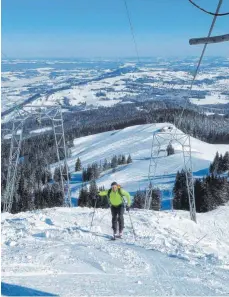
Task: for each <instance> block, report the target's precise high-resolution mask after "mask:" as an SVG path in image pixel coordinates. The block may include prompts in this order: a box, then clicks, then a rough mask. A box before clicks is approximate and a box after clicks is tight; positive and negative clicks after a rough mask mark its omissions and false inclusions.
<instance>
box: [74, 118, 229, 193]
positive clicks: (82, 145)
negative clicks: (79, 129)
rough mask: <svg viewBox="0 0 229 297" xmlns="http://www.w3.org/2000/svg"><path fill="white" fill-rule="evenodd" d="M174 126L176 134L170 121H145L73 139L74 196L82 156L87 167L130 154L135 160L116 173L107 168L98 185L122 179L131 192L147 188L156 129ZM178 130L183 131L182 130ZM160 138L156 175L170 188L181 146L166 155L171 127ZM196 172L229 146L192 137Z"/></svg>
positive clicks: (204, 169)
mask: <svg viewBox="0 0 229 297" xmlns="http://www.w3.org/2000/svg"><path fill="white" fill-rule="evenodd" d="M168 126H171V127H173V130H172V131H171V133H175V127H174V126H173V125H171V124H168V123H161V124H146V125H138V126H133V127H128V128H125V129H121V130H116V131H109V132H104V133H100V134H96V135H90V136H86V137H81V138H77V139H75V141H74V148H73V149H72V157H71V158H70V159H69V160H68V164H69V166H70V169H71V172H73V175H72V192H73V196H74V197H77V196H78V189H79V188H80V187H81V183H82V182H81V173H79V172H78V173H74V166H75V161H76V159H77V157H80V159H81V161H82V165H83V166H86V165H87V164H91V163H93V162H97V163H99V162H100V160H101V161H103V160H104V159H105V158H107V159H108V160H111V158H112V156H113V155H118V154H125V155H126V156H127V155H128V154H131V157H132V159H133V163H131V164H129V165H123V166H119V168H118V169H117V171H116V172H115V173H112V172H111V171H107V172H104V173H102V175H101V177H100V178H99V179H98V180H97V183H98V185H99V186H102V185H104V186H105V187H109V186H110V183H111V182H112V181H114V180H116V181H117V182H119V183H120V184H121V185H122V186H123V187H124V188H125V189H127V190H128V191H130V192H131V193H132V194H133V193H134V192H136V191H137V190H138V189H141V190H144V189H145V188H146V186H147V185H148V177H147V176H148V168H149V162H150V159H149V158H150V151H151V145H152V140H153V135H154V133H155V132H157V131H159V130H161V129H162V128H164V127H168ZM176 133H181V132H180V131H178V132H176ZM163 138H164V140H163V139H162V138H161V143H160V144H161V150H163V151H162V152H161V153H160V158H159V161H158V167H157V172H156V175H157V176H158V178H157V185H158V186H159V188H160V189H161V190H163V189H164V190H168V189H171V188H172V187H173V183H174V179H175V175H176V172H177V171H178V170H181V169H182V168H183V153H182V147H181V145H179V144H178V143H173V146H174V148H175V155H171V156H169V157H167V156H166V152H165V149H166V147H167V145H168V141H167V140H166V139H169V135H168V130H166V132H165V134H164V135H163ZM191 147H192V156H193V160H192V161H193V171H194V176H196V177H201V176H203V175H206V174H207V173H208V168H209V164H210V162H212V160H213V159H214V156H215V154H216V152H217V151H219V153H223V154H224V153H225V152H226V151H228V150H229V146H228V145H213V144H208V143H205V142H203V141H200V140H198V139H195V138H193V137H192V138H191Z"/></svg>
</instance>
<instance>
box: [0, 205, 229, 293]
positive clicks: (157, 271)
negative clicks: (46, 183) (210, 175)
mask: <svg viewBox="0 0 229 297" xmlns="http://www.w3.org/2000/svg"><path fill="white" fill-rule="evenodd" d="M228 213H229V206H223V207H220V208H219V209H217V210H215V211H212V212H209V213H206V214H198V215H197V220H198V224H195V223H194V222H192V221H190V219H189V214H188V212H183V211H175V212H153V211H145V210H132V211H131V212H130V214H131V217H132V221H133V224H134V228H135V231H136V236H137V238H136V241H134V238H133V233H132V229H131V224H130V220H129V217H128V214H127V213H125V227H126V228H125V232H124V233H125V235H124V239H122V240H116V241H111V240H110V239H109V235H110V234H111V231H112V230H111V228H110V226H111V222H110V220H111V215H110V210H109V209H97V210H96V212H95V216H94V224H93V227H92V230H91V231H90V223H91V219H92V214H93V209H88V208H80V207H78V208H72V209H69V208H53V209H44V210H39V211H33V212H26V213H19V214H16V215H12V214H8V213H4V214H3V215H2V282H3V283H2V295H6V296H10V295H11V296H12V295H14V296H16V295H20V296H25V295H26V296H34V295H42V296H50V295H61V296H161V295H163V296H165V295H176V296H177V295H187V296H194V295H195V296H197V295H198V296H226V295H228V294H229V281H228V280H229V219H228Z"/></svg>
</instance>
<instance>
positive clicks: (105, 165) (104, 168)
mask: <svg viewBox="0 0 229 297" xmlns="http://www.w3.org/2000/svg"><path fill="white" fill-rule="evenodd" d="M107 169H109V164H108V162H107V159H104V162H103V170H104V171H105V170H107Z"/></svg>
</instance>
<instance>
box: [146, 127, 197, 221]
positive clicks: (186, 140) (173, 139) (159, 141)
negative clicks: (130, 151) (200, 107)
mask: <svg viewBox="0 0 229 297" xmlns="http://www.w3.org/2000/svg"><path fill="white" fill-rule="evenodd" d="M172 143H178V144H180V145H181V146H182V153H183V160H184V170H185V175H186V184H187V191H188V199H189V208H190V217H191V220H192V221H194V222H196V206H195V193H194V183H193V174H192V154H191V144H190V136H189V135H186V134H184V133H181V132H178V133H177V130H176V131H175V133H174V132H172V131H171V132H155V133H154V135H153V141H152V146H151V155H150V164H149V171H148V188H147V189H146V197H145V209H150V205H151V202H152V191H153V188H154V186H155V185H156V182H155V178H156V172H157V165H158V159H159V154H160V152H161V146H162V145H163V146H164V145H166V144H172Z"/></svg>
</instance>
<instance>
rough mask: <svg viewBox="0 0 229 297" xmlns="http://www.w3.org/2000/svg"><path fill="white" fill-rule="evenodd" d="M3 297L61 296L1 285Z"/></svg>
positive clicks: (16, 286)
mask: <svg viewBox="0 0 229 297" xmlns="http://www.w3.org/2000/svg"><path fill="white" fill-rule="evenodd" d="M1 290H2V296H59V295H56V294H51V293H47V292H43V291H38V290H34V289H30V288H26V287H22V286H18V285H12V284H7V283H4V282H2V283H1Z"/></svg>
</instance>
